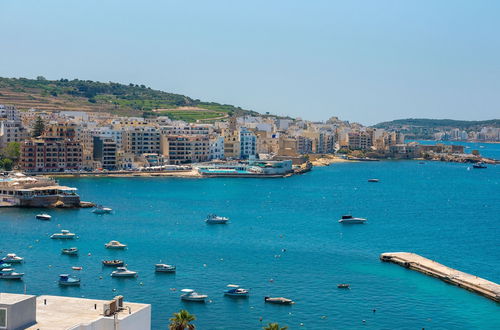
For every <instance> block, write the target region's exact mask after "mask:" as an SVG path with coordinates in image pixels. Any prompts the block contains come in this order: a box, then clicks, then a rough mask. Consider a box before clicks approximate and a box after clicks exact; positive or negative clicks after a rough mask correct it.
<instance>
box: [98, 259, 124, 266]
mask: <svg viewBox="0 0 500 330" xmlns="http://www.w3.org/2000/svg"><path fill="white" fill-rule="evenodd" d="M124 264H125V263H124V262H123V260H103V261H102V265H103V266H111V267H121V266H123V265H124Z"/></svg>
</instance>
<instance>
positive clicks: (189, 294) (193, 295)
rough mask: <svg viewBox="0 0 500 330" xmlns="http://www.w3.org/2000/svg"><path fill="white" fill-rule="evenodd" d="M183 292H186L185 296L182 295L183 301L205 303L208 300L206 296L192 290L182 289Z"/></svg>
mask: <svg viewBox="0 0 500 330" xmlns="http://www.w3.org/2000/svg"><path fill="white" fill-rule="evenodd" d="M181 292H184V294H182V295H181V299H182V300H186V301H196V302H205V300H206V299H207V298H208V296H207V295H206V294H199V293H198V292H195V291H194V290H191V289H182V290H181Z"/></svg>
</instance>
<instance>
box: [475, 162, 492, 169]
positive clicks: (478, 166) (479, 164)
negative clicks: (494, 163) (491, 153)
mask: <svg viewBox="0 0 500 330" xmlns="http://www.w3.org/2000/svg"><path fill="white" fill-rule="evenodd" d="M472 167H473V168H478V169H483V168H488V166H486V164H485V163H483V162H479V163H475V164H473V165H472Z"/></svg>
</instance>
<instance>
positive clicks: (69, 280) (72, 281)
mask: <svg viewBox="0 0 500 330" xmlns="http://www.w3.org/2000/svg"><path fill="white" fill-rule="evenodd" d="M59 285H62V286H70V285H80V279H79V278H78V277H76V276H70V275H68V274H61V275H59Z"/></svg>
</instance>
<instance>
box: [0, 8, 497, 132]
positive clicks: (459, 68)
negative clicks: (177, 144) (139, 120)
mask: <svg viewBox="0 0 500 330" xmlns="http://www.w3.org/2000/svg"><path fill="white" fill-rule="evenodd" d="M499 17H500V1H496V0H492V1H483V0H477V1H460V0H448V1H446V0H415V1H413V0H404V1H403V0H401V1H399V0H394V1H384V0H377V1H375V0H372V1H368V0H366V1H356V0H345V1H335V0H324V1H323V0H309V1H306V0H300V1H294V0H281V1H278V0H251V1H243V0H241V1H239V0H210V1H209V0H198V1H194V0H193V1H191V0H163V1H149V0H146V1H144V0H141V1H128V0H120V1H115V0H80V1H76V0H74V1H68V0H59V1H52V0H44V1H41V0H31V1H17V0H0V75H1V76H7V77H36V76H38V75H43V76H45V77H46V78H48V79H59V78H63V77H64V78H69V79H72V78H79V79H90V80H98V81H105V82H106V81H114V82H122V83H130V82H133V83H137V84H145V85H148V86H150V87H152V88H155V89H161V90H165V91H170V92H176V93H181V94H185V95H188V96H191V97H193V98H199V99H202V100H207V101H216V102H221V103H228V104H234V105H239V106H242V107H244V108H248V109H252V110H256V111H259V112H266V111H269V112H272V113H277V114H287V115H291V116H295V117H302V118H305V119H311V120H321V119H327V118H329V117H330V116H339V117H341V118H342V119H346V120H351V121H358V122H361V123H364V124H373V123H376V122H379V121H384V120H391V119H397V118H407V117H419V118H423V117H428V118H453V119H491V118H498V117H500V19H499Z"/></svg>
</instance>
